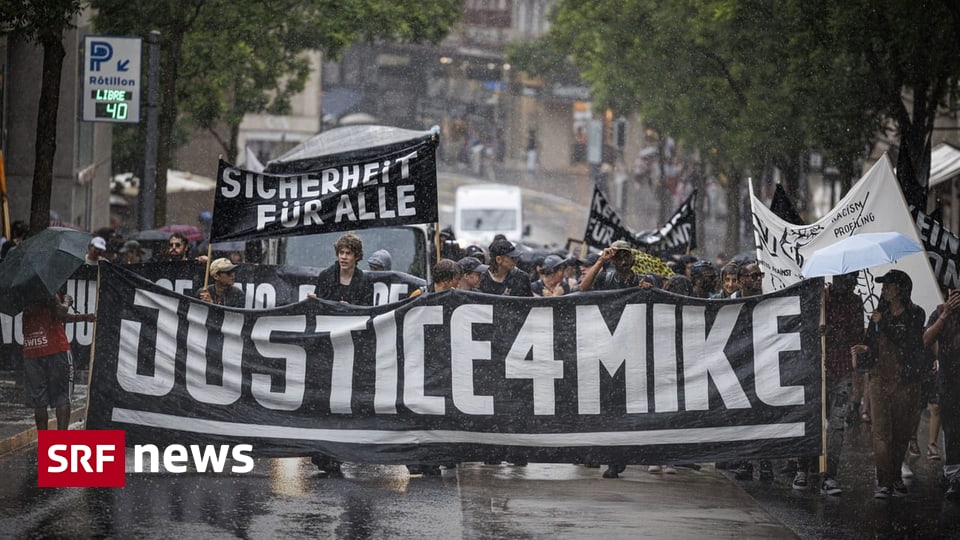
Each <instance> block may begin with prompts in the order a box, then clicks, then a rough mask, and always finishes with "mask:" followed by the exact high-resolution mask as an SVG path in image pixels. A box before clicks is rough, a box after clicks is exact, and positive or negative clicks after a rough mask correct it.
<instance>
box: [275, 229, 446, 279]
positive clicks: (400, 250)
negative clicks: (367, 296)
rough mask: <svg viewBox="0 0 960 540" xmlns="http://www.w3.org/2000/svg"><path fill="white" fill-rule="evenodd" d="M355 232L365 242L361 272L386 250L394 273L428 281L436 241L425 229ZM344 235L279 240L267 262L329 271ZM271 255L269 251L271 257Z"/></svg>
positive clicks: (336, 233) (311, 235)
mask: <svg viewBox="0 0 960 540" xmlns="http://www.w3.org/2000/svg"><path fill="white" fill-rule="evenodd" d="M352 232H353V233H354V234H356V235H357V236H359V237H360V239H361V240H363V256H364V259H363V260H362V261H359V263H358V266H359V267H360V268H361V269H362V270H368V269H369V266H368V265H367V261H366V259H367V258H368V257H369V256H370V255H371V254H373V252H374V251H377V250H380V249H385V250H387V251H389V252H390V256H391V257H392V258H393V271H395V272H405V273H407V274H411V275H414V276H417V277H419V278H423V279H425V280H428V281H429V279H430V261H431V260H432V259H431V257H430V253H431V250H432V249H433V241H432V237H429V236H428V234H427V227H426V226H424V225H403V226H397V227H383V228H377V229H361V230H357V231H352ZM343 234H344V232H343V231H340V232H329V233H322V234H308V235H303V236H288V237H284V238H280V239H278V240H276V245H275V250H276V251H275V254H274V255H273V256H270V257H268V260H267V261H266V262H268V263H273V264H281V265H293V266H314V267H318V268H326V267H327V266H329V265H331V264H333V262H334V260H336V254H335V253H334V250H333V244H334V243H335V242H336V241H337V238H340V236H342V235H343ZM269 251H270V249H269V248H268V253H269Z"/></svg>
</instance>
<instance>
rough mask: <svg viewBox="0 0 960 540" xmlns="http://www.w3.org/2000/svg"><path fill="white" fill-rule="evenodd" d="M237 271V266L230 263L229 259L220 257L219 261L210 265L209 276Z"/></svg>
mask: <svg viewBox="0 0 960 540" xmlns="http://www.w3.org/2000/svg"><path fill="white" fill-rule="evenodd" d="M236 269H237V265H235V264H233V263H232V262H230V259H227V258H225V257H220V258H219V259H217V260H215V261H213V262H212V263H210V275H211V276H215V275H217V274H222V273H223V272H232V271H234V270H236Z"/></svg>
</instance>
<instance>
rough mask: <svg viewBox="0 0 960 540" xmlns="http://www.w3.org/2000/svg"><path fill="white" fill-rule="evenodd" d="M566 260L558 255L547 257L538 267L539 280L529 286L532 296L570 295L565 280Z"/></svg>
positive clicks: (568, 286) (567, 283) (568, 285)
mask: <svg viewBox="0 0 960 540" xmlns="http://www.w3.org/2000/svg"><path fill="white" fill-rule="evenodd" d="M566 268H567V260H566V259H564V258H563V257H561V256H559V255H547V257H546V258H545V259H544V260H543V264H542V265H541V267H540V279H538V280H537V281H534V282H533V283H532V284H531V285H530V290H531V291H532V292H533V295H534V296H538V297H540V296H563V295H565V294H569V293H570V284H569V282H567V280H566V277H565V275H566Z"/></svg>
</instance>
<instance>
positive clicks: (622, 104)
mask: <svg viewBox="0 0 960 540" xmlns="http://www.w3.org/2000/svg"><path fill="white" fill-rule="evenodd" d="M958 21H960V7H957V4H956V2H954V1H952V0H931V1H927V2H913V1H912V0H881V1H879V2H873V1H870V2H868V1H867V0H855V1H840V0H784V1H782V2H778V3H776V4H775V5H773V4H771V3H770V2H766V1H764V0H712V1H711V0H676V1H674V2H659V1H656V0H626V1H615V0H583V1H581V0H560V2H559V3H558V5H557V10H556V12H555V13H554V15H553V25H552V27H551V34H550V37H549V39H551V40H555V42H556V45H555V46H554V47H555V48H558V49H560V50H568V51H570V52H571V56H572V58H573V59H574V62H575V63H576V65H577V66H578V68H579V69H580V70H581V73H582V75H583V77H584V78H585V79H586V80H587V81H588V82H589V83H590V86H591V91H592V93H593V95H594V96H595V98H596V99H597V100H598V102H599V103H601V104H602V105H607V106H611V107H613V108H615V109H616V110H618V111H621V112H622V111H638V112H640V113H641V114H642V115H643V118H644V121H645V122H647V123H650V124H651V125H653V126H656V127H657V128H658V129H660V130H661V131H665V132H667V133H670V134H672V135H674V136H677V137H680V138H682V139H684V140H685V141H686V142H687V143H688V144H690V145H693V146H696V147H698V148H700V149H702V150H704V151H705V152H704V153H703V155H705V156H706V157H707V159H708V161H710V162H712V164H713V165H714V166H715V167H716V168H717V169H718V170H719V171H720V172H725V173H726V174H727V176H728V177H729V178H734V179H735V178H738V177H741V176H744V175H747V174H751V175H760V174H763V172H764V171H765V170H767V169H769V168H771V167H774V166H775V167H777V168H779V169H780V170H782V171H785V172H786V174H787V177H788V180H789V179H791V178H792V179H796V178H798V177H799V174H800V173H801V164H800V163H801V161H800V160H801V157H802V156H803V155H804V154H805V153H806V152H807V151H808V150H810V149H821V150H823V151H824V152H825V153H826V154H827V155H828V156H830V159H832V160H833V162H834V163H835V164H836V165H838V166H839V167H840V168H841V169H842V170H844V171H845V172H847V174H849V175H850V176H853V175H855V174H856V163H857V160H858V159H862V155H863V148H864V147H865V146H866V145H867V144H868V143H870V142H872V141H876V140H877V137H878V135H879V134H883V133H885V132H886V131H887V130H891V129H892V130H893V131H895V132H896V134H897V135H898V136H899V140H900V151H899V155H898V175H899V176H900V178H901V182H902V183H903V184H904V187H905V190H906V191H907V192H908V194H909V192H910V188H911V186H909V185H907V184H908V183H909V184H913V185H925V184H926V177H927V176H928V174H929V153H930V136H931V133H932V128H933V120H934V118H935V116H936V114H937V110H938V107H942V106H943V105H944V103H945V101H946V100H947V98H949V97H951V96H953V95H955V92H956V90H957V84H956V77H957V74H958V73H960V37H958V36H960V25H958ZM905 96H906V97H908V98H909V99H904V98H905ZM906 179H909V182H906V181H905V180H906ZM790 184H793V186H791V185H790ZM729 187H730V189H729V190H728V197H731V199H730V200H729V201H728V202H729V203H730V204H728V207H729V208H730V209H731V210H735V209H736V208H738V205H737V204H736V203H737V200H736V198H737V197H738V186H736V185H731V186H729ZM787 187H788V188H789V187H795V182H788V186H787ZM731 218H733V219H730V220H729V221H728V242H729V241H732V240H734V239H735V238H736V236H737V234H736V227H737V224H736V220H735V218H736V216H735V215H733V216H731ZM731 221H732V222H733V223H731ZM728 249H730V246H728Z"/></svg>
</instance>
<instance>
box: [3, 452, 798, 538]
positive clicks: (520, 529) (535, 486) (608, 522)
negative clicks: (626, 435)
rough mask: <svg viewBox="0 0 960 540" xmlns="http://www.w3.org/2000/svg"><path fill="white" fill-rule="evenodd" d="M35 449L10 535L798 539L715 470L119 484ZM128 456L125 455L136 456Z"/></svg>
mask: <svg viewBox="0 0 960 540" xmlns="http://www.w3.org/2000/svg"><path fill="white" fill-rule="evenodd" d="M33 452H35V450H31V451H25V452H19V453H16V454H13V455H10V456H7V457H6V458H3V459H0V472H2V476H3V478H4V480H5V481H4V482H3V483H2V485H0V536H3V537H11V538H44V537H58V538H88V537H121V538H127V537H136V538H171V537H177V538H181V539H188V538H204V539H213V538H346V539H354V538H416V539H425V538H598V537H603V538H611V539H614V538H637V537H643V536H652V537H657V538H703V537H724V538H733V537H738V536H741V537H748V538H792V537H793V535H792V534H791V533H790V531H788V530H787V529H785V528H784V527H783V526H782V525H780V524H779V523H777V522H776V521H775V520H774V519H772V518H771V516H770V515H769V514H767V513H766V512H764V511H763V510H760V509H759V508H757V506H756V505H755V504H754V503H753V501H751V500H750V498H749V496H747V495H746V494H745V493H744V492H743V491H742V490H740V489H739V488H737V487H736V486H735V485H733V484H732V483H731V482H729V481H727V480H726V479H725V478H724V477H723V476H722V475H720V474H717V473H716V472H715V471H713V470H703V471H699V472H694V471H682V472H681V473H680V474H678V475H676V476H666V475H653V474H649V473H647V472H645V470H644V469H642V468H640V467H631V468H629V469H628V470H627V472H626V473H625V475H624V477H623V478H621V479H619V480H604V479H601V478H600V471H599V470H598V469H587V468H584V467H578V466H573V465H561V464H555V465H554V464H531V465H529V466H528V467H525V468H521V467H513V466H510V465H506V464H504V465H501V466H487V465H481V464H473V463H471V464H465V465H461V466H460V468H459V470H451V471H445V472H444V473H443V475H442V476H440V477H420V476H415V477H411V476H410V475H408V474H407V471H406V469H405V468H404V467H400V466H371V465H366V466H358V465H349V464H348V465H345V466H344V471H343V477H340V478H326V477H324V476H323V475H321V474H320V473H318V472H317V471H316V470H315V469H314V468H313V466H312V465H310V463H309V460H308V459H264V460H258V461H257V465H256V468H255V469H254V471H253V472H252V473H250V474H247V475H231V474H222V475H214V474H196V473H193V474H190V473H187V474H184V475H174V474H168V473H159V474H147V473H141V474H128V475H127V486H126V487H124V488H121V489H84V488H72V489H39V488H37V487H36V472H35V469H36V458H35V455H34V454H33ZM129 463H130V460H129V459H128V464H129Z"/></svg>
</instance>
